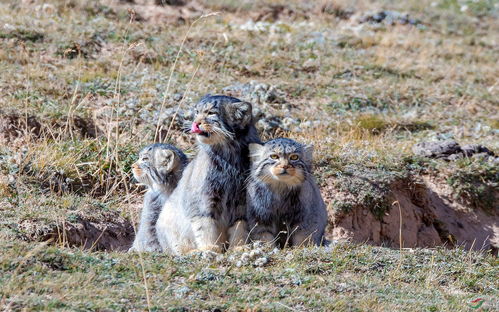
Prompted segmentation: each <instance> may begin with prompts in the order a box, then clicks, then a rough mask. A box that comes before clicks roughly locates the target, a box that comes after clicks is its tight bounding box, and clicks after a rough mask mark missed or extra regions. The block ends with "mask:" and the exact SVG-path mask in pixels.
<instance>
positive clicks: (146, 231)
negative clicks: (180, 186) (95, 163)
mask: <svg viewBox="0 0 499 312" xmlns="http://www.w3.org/2000/svg"><path fill="white" fill-rule="evenodd" d="M186 165H187V157H186V156H185V154H184V153H183V152H182V151H181V150H179V149H178V148H176V147H174V146H172V145H169V144H152V145H149V146H146V147H144V148H143V149H142V150H141V151H140V153H139V159H138V160H137V162H135V163H134V164H133V165H132V172H133V176H134V177H135V179H136V180H137V181H138V182H139V183H141V184H144V185H146V186H147V192H146V194H145V196H144V204H143V208H142V214H141V216H140V223H139V229H138V231H137V235H136V236H135V240H134V242H133V245H132V247H131V248H130V250H129V251H161V249H162V248H161V246H160V245H159V242H158V238H157V235H156V222H157V220H158V216H159V213H160V211H161V208H162V207H163V204H164V203H165V200H166V199H167V198H168V196H170V194H171V193H172V192H173V190H174V189H175V187H176V186H177V183H178V181H179V180H180V178H181V176H182V171H183V170H184V168H185V166H186Z"/></svg>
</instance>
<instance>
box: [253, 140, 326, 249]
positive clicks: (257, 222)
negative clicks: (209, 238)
mask: <svg viewBox="0 0 499 312" xmlns="http://www.w3.org/2000/svg"><path fill="white" fill-rule="evenodd" d="M249 148H250V158H251V174H250V177H249V179H248V185H247V202H248V209H247V219H248V227H249V230H250V234H251V238H252V239H253V240H261V241H266V242H272V243H275V244H276V245H278V246H281V247H284V246H286V245H291V246H301V245H310V244H313V245H320V244H321V243H322V242H323V236H324V231H325V227H326V224H327V212H326V206H325V204H324V201H323V199H322V196H321V194H320V192H319V188H318V186H317V184H316V182H315V179H314V177H313V176H312V147H311V146H307V145H303V144H300V143H298V142H296V141H293V140H291V139H285V138H279V139H274V140H271V141H268V142H266V143H265V144H263V145H261V144H250V146H249Z"/></svg>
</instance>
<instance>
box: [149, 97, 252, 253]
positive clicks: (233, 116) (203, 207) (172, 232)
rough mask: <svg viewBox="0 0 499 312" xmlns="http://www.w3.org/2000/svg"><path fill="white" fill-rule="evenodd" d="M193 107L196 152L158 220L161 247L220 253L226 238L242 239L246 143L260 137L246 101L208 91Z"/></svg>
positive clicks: (234, 242)
mask: <svg viewBox="0 0 499 312" xmlns="http://www.w3.org/2000/svg"><path fill="white" fill-rule="evenodd" d="M195 110H196V115H195V119H194V122H193V123H192V126H191V133H193V134H195V135H196V140H197V143H198V154H197V155H196V157H195V158H194V159H193V160H192V162H191V163H190V164H189V165H188V166H187V167H186V168H185V171H184V174H183V175H182V179H181V180H180V182H179V184H178V187H177V188H176V189H175V191H174V192H173V193H172V195H171V196H170V198H168V200H167V201H166V203H165V206H164V207H163V210H162V211H161V214H160V216H159V219H158V223H157V225H156V229H157V232H158V238H159V242H160V244H161V246H163V248H165V247H166V246H169V247H170V248H172V249H173V250H174V252H175V253H177V254H182V253H186V252H189V251H191V250H194V249H197V250H209V251H215V252H220V251H222V248H223V246H224V245H225V243H227V242H228V243H229V246H237V245H240V244H244V243H245V241H246V238H247V230H246V222H245V217H246V195H245V191H244V181H245V179H246V177H247V171H248V169H249V158H248V144H249V143H253V142H260V140H259V138H258V134H257V131H256V128H255V126H254V122H253V116H252V112H251V110H252V107H251V104H250V103H247V102H242V101H240V100H238V99H236V98H233V97H229V96H221V95H218V96H211V95H208V96H205V97H204V98H202V99H201V101H200V102H199V103H198V104H197V105H196V107H195ZM186 221H187V222H186ZM172 224H175V225H176V227H172V226H171V225H172ZM187 224H188V225H187Z"/></svg>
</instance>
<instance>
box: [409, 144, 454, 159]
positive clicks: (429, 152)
mask: <svg viewBox="0 0 499 312" xmlns="http://www.w3.org/2000/svg"><path fill="white" fill-rule="evenodd" d="M412 152H413V153H414V154H415V155H417V156H424V157H430V158H447V157H448V156H449V155H452V154H456V153H459V152H461V147H460V146H459V144H458V143H457V142H456V141H454V140H446V141H441V142H422V143H418V144H416V145H414V146H413V147H412Z"/></svg>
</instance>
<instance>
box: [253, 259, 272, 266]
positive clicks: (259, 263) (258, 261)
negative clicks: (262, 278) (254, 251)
mask: <svg viewBox="0 0 499 312" xmlns="http://www.w3.org/2000/svg"><path fill="white" fill-rule="evenodd" d="M268 262H269V259H268V258H267V257H261V258H258V259H256V260H255V262H253V265H254V266H256V267H262V266H264V265H266V264H267V263H268Z"/></svg>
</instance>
